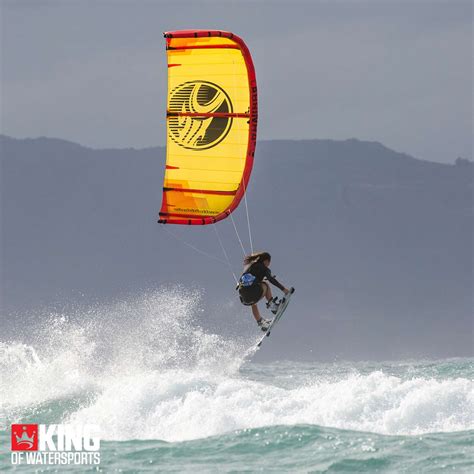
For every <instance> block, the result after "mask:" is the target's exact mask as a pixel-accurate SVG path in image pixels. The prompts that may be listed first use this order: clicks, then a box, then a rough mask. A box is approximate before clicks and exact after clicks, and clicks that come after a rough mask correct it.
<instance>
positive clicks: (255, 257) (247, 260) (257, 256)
mask: <svg viewBox="0 0 474 474" xmlns="http://www.w3.org/2000/svg"><path fill="white" fill-rule="evenodd" d="M271 259H272V256H271V255H270V254H269V253H268V252H255V253H251V254H250V255H247V256H245V257H244V265H249V264H252V263H257V262H263V261H265V260H271Z"/></svg>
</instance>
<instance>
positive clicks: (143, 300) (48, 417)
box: [0, 291, 474, 473]
mask: <svg viewBox="0 0 474 474" xmlns="http://www.w3.org/2000/svg"><path fill="white" fill-rule="evenodd" d="M169 308H173V310H172V311H170V309H169ZM194 313H195V295H194V294H192V293H189V292H187V293H186V292H184V293H183V291H174V292H173V291H168V292H167V293H166V294H165V296H163V293H160V294H150V295H146V296H141V297H140V298H138V299H137V300H134V301H128V302H122V303H118V304H116V305H115V306H113V307H108V308H95V309H93V310H92V309H90V308H89V309H88V310H87V311H84V310H82V312H81V314H80V315H78V314H68V315H65V314H51V315H49V316H48V318H46V319H45V318H38V320H39V321H41V322H39V323H38V327H37V328H35V331H34V337H32V338H30V340H29V341H28V342H25V341H21V340H17V341H4V342H2V343H0V470H13V469H16V470H18V471H21V472H23V471H25V472H41V471H45V470H51V471H57V472H67V471H69V470H72V471H76V472H79V471H80V472H86V471H88V470H89V471H92V470H100V471H103V472H147V471H149V472H180V473H181V472H407V473H412V472H430V473H431V472H440V473H441V472H450V471H455V472H473V471H474V451H473V445H474V360H472V359H450V360H436V361H429V360H410V361H398V362H359V363H352V362H335V363H321V362H318V361H314V362H305V363H302V362H294V361H291V362H290V361H279V362H274V363H272V364H257V363H255V362H254V361H253V355H254V350H253V347H254V342H255V341H256V340H257V339H258V334H254V333H249V334H247V335H245V336H242V337H232V338H230V337H227V338H225V337H222V336H219V335H217V334H213V333H210V332H208V331H206V330H204V329H203V328H201V327H200V326H199V325H198V324H197V323H196V321H195V320H194V316H193V314H194ZM79 316H80V317H79ZM138 320H139V321H140V324H137V321H138ZM19 339H20V338H19ZM11 423H44V424H50V423H67V424H76V425H78V424H79V425H81V424H95V425H98V426H99V427H100V430H101V440H102V441H101V450H100V453H101V463H100V466H99V467H95V466H88V467H87V466H80V467H76V468H74V467H66V466H49V467H47V466H25V465H22V466H20V467H14V466H12V465H11V462H10V454H11V453H10V440H9V438H10V426H9V425H10V424H11Z"/></svg>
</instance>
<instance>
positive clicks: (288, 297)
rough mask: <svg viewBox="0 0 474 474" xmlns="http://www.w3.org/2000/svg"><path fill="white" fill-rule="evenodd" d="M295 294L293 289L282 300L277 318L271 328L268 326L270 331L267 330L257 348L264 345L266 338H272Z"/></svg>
mask: <svg viewBox="0 0 474 474" xmlns="http://www.w3.org/2000/svg"><path fill="white" fill-rule="evenodd" d="M294 292H295V289H294V288H293V287H292V288H290V292H289V293H288V294H287V295H285V296H284V297H283V298H282V300H281V301H280V306H279V307H278V311H277V312H276V314H275V317H274V318H273V320H272V322H271V323H270V326H268V329H267V330H266V332H265V334H264V335H263V336H262V338H261V339H260V341H258V344H257V347H260V346H261V345H262V342H263V341H264V340H265V338H266V337H269V336H270V333H271V332H272V329H273V327H274V326H275V325H276V324H277V323H278V321H280V319H281V317H282V316H283V313H284V312H285V310H286V308H287V307H288V305H289V304H290V300H291V296H292V295H293V293H294Z"/></svg>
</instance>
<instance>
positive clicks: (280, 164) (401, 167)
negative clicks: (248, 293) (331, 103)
mask: <svg viewBox="0 0 474 474" xmlns="http://www.w3.org/2000/svg"><path fill="white" fill-rule="evenodd" d="M0 146H1V155H2V163H1V164H2V211H3V216H2V221H3V222H2V224H3V226H2V227H3V231H2V237H3V260H4V262H3V265H2V266H3V275H4V277H3V290H4V298H5V301H4V304H5V308H6V309H7V310H9V311H10V310H11V309H13V308H17V307H20V306H24V305H26V306H29V305H36V304H43V303H45V304H49V302H54V301H58V300H62V299H68V298H70V297H71V298H75V297H77V295H78V294H84V295H85V297H84V298H86V299H87V298H89V297H90V298H93V297H98V298H100V297H101V296H113V295H119V294H122V293H123V292H133V291H134V290H136V289H141V288H144V287H149V286H153V285H157V284H160V283H170V282H171V283H173V282H180V283H182V284H184V285H193V284H197V285H198V286H200V287H202V288H204V290H206V292H207V294H208V295H210V296H209V302H208V303H209V304H212V301H213V300H214V301H215V300H216V295H220V297H222V298H228V299H232V298H235V294H234V293H233V288H232V287H233V285H232V280H231V279H229V280H227V275H228V274H227V273H226V270H225V269H222V268H221V267H220V266H219V264H216V263H215V262H213V261H208V260H206V259H205V258H203V257H202V256H200V255H197V254H194V253H193V252H191V251H190V250H189V249H187V248H186V247H183V246H182V244H180V243H179V242H176V241H174V240H173V239H171V238H170V237H169V236H168V235H167V234H165V233H163V232H160V231H161V230H162V229H161V227H160V226H158V224H156V217H157V212H158V209H159V204H160V201H161V183H162V175H163V168H164V167H163V164H164V156H165V150H164V148H162V147H156V148H146V149H141V150H136V149H132V148H130V149H125V150H114V149H105V150H94V149H91V148H87V147H82V146H81V145H77V144H75V143H72V142H68V141H64V140H58V139H50V138H38V139H24V140H22V139H12V138H9V137H5V136H0ZM472 171H473V166H472V163H471V162H467V163H466V162H465V161H463V162H457V164H456V165H455V164H454V163H453V164H452V165H447V164H439V163H432V162H427V161H422V160H418V159H415V158H413V157H411V156H409V155H406V154H402V153H397V152H394V151H392V150H390V149H388V148H386V147H385V146H383V145H382V144H380V143H377V142H364V141H359V140H355V139H349V140H345V141H334V140H304V141H292V140H278V141H263V142H260V143H259V144H258V146H257V153H256V157H255V166H254V171H253V175H252V178H251V184H250V186H249V192H248V201H249V205H250V217H251V222H252V231H253V234H254V241H255V246H256V247H257V248H268V249H269V250H270V251H271V252H272V253H273V254H274V256H275V259H274V270H275V271H276V273H277V274H278V275H279V276H281V278H282V279H283V280H284V281H285V283H286V282H289V283H291V284H294V285H295V286H296V287H297V289H298V298H295V303H294V307H295V313H296V314H298V315H299V317H300V319H299V320H298V321H299V322H300V323H301V324H305V325H307V331H305V332H306V334H303V335H301V334H300V333H299V332H298V330H297V329H298V328H297V327H293V326H292V325H290V324H288V327H286V329H285V331H286V334H287V335H289V336H291V338H294V339H296V340H297V341H298V344H297V345H295V344H292V347H291V350H290V351H289V353H292V352H293V353H294V354H296V355H298V354H299V352H301V351H304V350H308V348H310V347H311V348H312V347H313V346H314V347H317V348H318V350H320V351H321V352H325V353H327V352H328V351H330V352H334V353H336V354H338V355H342V356H348V357H349V356H353V355H360V356H364V355H365V354H367V355H370V354H375V355H383V354H386V356H387V357H389V356H397V355H400V353H403V352H405V353H410V354H412V353H413V354H414V353H416V354H433V355H436V354H439V355H464V354H466V353H468V352H470V350H471V338H470V331H471V330H472V321H471V317H472V223H473V222H472V216H473V207H472V189H473V188H472V184H473V173H472ZM243 217H244V216H243V214H242V209H240V210H239V211H238V213H237V215H236V219H237V221H238V222H240V223H241V224H242V225H241V226H240V228H241V232H242V235H243V236H244V237H245V235H246V234H245V223H244V219H243ZM219 229H221V230H222V234H223V236H224V238H225V241H226V243H227V244H228V245H229V247H230V250H229V251H230V253H231V256H232V258H233V260H234V261H235V262H236V267H237V269H238V266H239V262H240V258H241V254H239V252H240V250H239V248H238V245H236V240H235V236H234V235H233V230H232V228H231V226H230V224H229V225H228V223H222V224H221V225H220V226H219ZM173 231H174V232H177V233H179V235H180V236H182V237H183V236H184V237H185V238H186V239H187V240H188V241H191V242H193V243H194V244H196V245H197V246H198V247H201V248H203V249H205V250H207V251H211V252H213V253H217V251H216V246H215V240H211V239H215V236H213V234H212V233H211V232H210V231H209V229H206V228H193V229H190V228H186V229H185V228H184V227H180V228H179V229H178V228H176V227H173ZM235 311H236V312H238V314H240V312H241V308H239V307H236V309H235ZM245 317H246V316H245ZM303 321H304V323H303ZM312 328H314V330H313V329H312ZM410 328H411V329H410ZM379 333H383V335H384V338H385V341H384V343H383V344H382V343H378V342H374V341H375V339H376V336H375V335H376V334H379ZM276 336H277V335H276ZM377 337H378V336H377ZM276 339H277V337H276ZM282 340H284V338H283V339H282ZM354 340H356V341H359V345H361V346H362V347H361V348H359V349H358V348H357V344H354V350H353V351H352V350H350V349H348V348H347V345H348V344H350V343H351V342H352V343H354ZM297 346H298V347H297Z"/></svg>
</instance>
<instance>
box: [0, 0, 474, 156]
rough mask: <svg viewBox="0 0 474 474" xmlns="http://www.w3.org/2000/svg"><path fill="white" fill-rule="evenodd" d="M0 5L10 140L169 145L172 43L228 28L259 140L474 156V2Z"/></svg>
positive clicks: (5, 0) (19, 1)
mask: <svg viewBox="0 0 474 474" xmlns="http://www.w3.org/2000/svg"><path fill="white" fill-rule="evenodd" d="M0 4H1V27H2V28H1V30H2V33H1V71H0V73H1V106H0V112H1V121H0V125H1V133H3V134H6V135H10V136H13V137H18V138H23V137H38V136H48V137H57V138H63V139H67V140H71V141H74V142H78V143H80V144H82V145H86V146H91V147H95V148H128V147H135V148H142V147H149V146H156V145H164V143H165V137H166V134H165V108H166V107H165V99H166V79H167V77H166V74H167V67H166V53H165V47H164V39H163V37H162V32H163V31H172V30H178V29H193V28H197V29H221V30H228V31H232V32H234V33H235V34H238V35H239V36H241V37H242V38H243V39H244V40H245V42H246V43H247V45H248V47H249V49H250V51H251V53H252V56H253V59H254V63H255V67H256V72H257V81H258V87H259V139H264V140H266V139H277V138H288V139H314V138H316V139H326V138H329V139H336V140H344V139H347V138H358V139H361V140H373V141H379V142H382V143H383V144H384V145H386V146H388V147H390V148H393V149H395V150H397V151H401V152H405V153H409V154H411V155H413V156H415V157H417V158H421V159H426V160H431V161H439V162H448V163H452V162H453V161H454V160H455V159H456V158H457V157H458V156H462V157H464V158H469V159H472V143H473V142H472V139H473V120H472V108H473V97H472V94H473V92H472V85H473V84H472V70H473V46H472V32H473V17H472V12H473V3H472V1H471V0H468V1H463V0H445V1H441V0H410V1H408V0H407V1H404V0H372V1H366V0H352V1H351V0H345V1H340V0H331V1H329V0H327V1H322V0H319V1H318V0H313V1H297V0H296V1H295V0H292V1H290V0H286V1H272V0H265V1H263V0H262V1H229V0H219V1H217V2H215V1H193V2H184V1H179V0H172V1H150V0H148V1H145V0H133V1H132V0H129V1H120V0H116V1H112V0H108V1H105V0H94V1H91V0H75V1H74V0H63V1H43V0H30V1H23V0H14V1H13V0H0ZM257 151H258V149H257Z"/></svg>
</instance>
